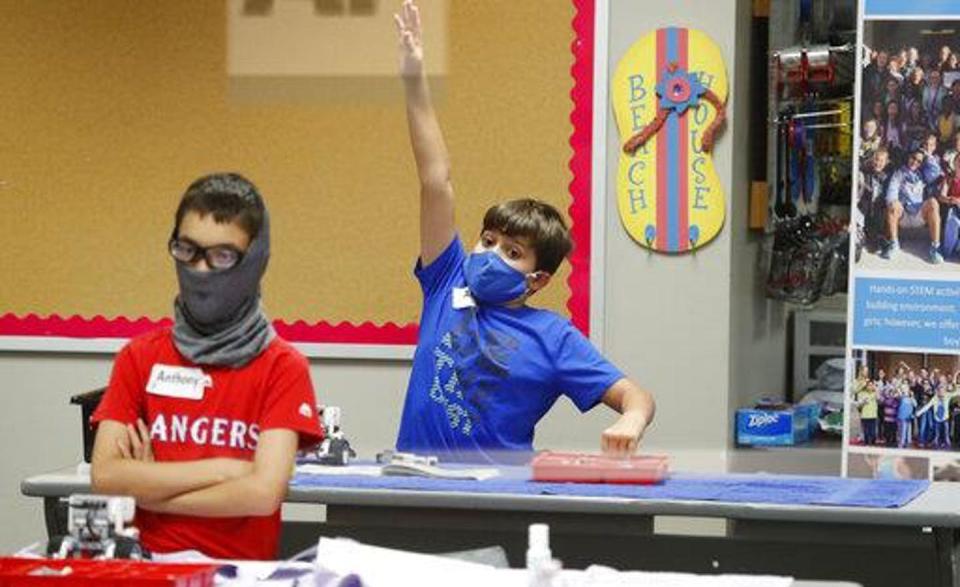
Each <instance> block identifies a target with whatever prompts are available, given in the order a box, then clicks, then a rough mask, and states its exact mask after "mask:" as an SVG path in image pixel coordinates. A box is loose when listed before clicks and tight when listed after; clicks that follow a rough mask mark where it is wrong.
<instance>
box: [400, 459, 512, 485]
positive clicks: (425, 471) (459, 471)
mask: <svg viewBox="0 0 960 587" xmlns="http://www.w3.org/2000/svg"><path fill="white" fill-rule="evenodd" d="M383 474H384V475H393V476H405V477H432V478H436V479H460V480H473V481H485V480H487V479H492V478H493V477H497V476H499V475H500V471H498V470H497V469H494V468H487V469H466V468H454V469H450V468H443V467H438V466H436V465H426V464H423V463H388V464H386V465H384V466H383Z"/></svg>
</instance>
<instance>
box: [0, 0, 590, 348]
mask: <svg viewBox="0 0 960 587" xmlns="http://www.w3.org/2000/svg"><path fill="white" fill-rule="evenodd" d="M573 5H574V9H575V14H574V17H573V22H572V26H573V31H574V39H573V42H572V44H571V47H570V48H571V51H572V53H573V57H574V61H573V65H572V66H571V68H570V74H571V76H572V77H573V88H572V89H571V90H570V99H571V100H572V101H573V111H572V112H571V114H570V122H571V123H572V124H573V133H572V134H571V135H570V141H569V143H570V147H571V148H572V150H573V155H572V156H571V158H570V162H569V164H568V167H569V169H570V171H571V172H572V173H573V179H572V180H571V182H570V185H569V189H570V196H571V204H570V207H569V208H568V212H569V214H570V220H571V225H570V232H571V236H572V237H573V240H574V242H575V243H577V246H576V247H575V248H574V250H573V252H572V254H571V256H570V265H571V271H570V277H569V278H568V279H567V285H568V286H569V287H570V298H569V299H568V300H567V309H568V310H569V311H570V318H571V321H572V322H573V324H574V326H576V327H577V328H578V329H580V331H581V332H583V333H584V334H585V335H589V333H590V237H591V235H590V232H591V231H590V215H591V201H590V191H591V183H592V168H591V156H592V145H591V142H592V139H593V47H594V42H593V41H594V34H593V33H594V31H593V17H594V0H573ZM170 324H172V321H171V320H170V319H169V318H161V319H159V320H151V319H149V318H146V317H141V318H137V319H134V320H131V319H130V318H126V317H123V316H120V317H117V318H113V319H107V318H105V317H103V316H96V317H94V318H84V317H81V316H71V317H69V318H62V317H60V316H58V315H56V314H51V315H50V316H46V317H41V316H37V315H36V314H27V315H26V316H23V317H19V316H16V315H14V314H12V313H8V314H4V315H2V316H0V336H36V337H67V338H132V337H134V336H138V335H140V334H143V333H145V332H148V331H150V330H153V329H155V328H159V327H162V326H169V325H170ZM273 325H274V327H275V328H276V329H277V333H278V334H279V335H280V336H282V337H283V338H284V339H286V340H288V341H290V342H305V343H328V344H385V345H415V344H416V343H417V328H418V325H417V324H416V323H410V324H404V325H398V324H394V323H392V322H388V323H386V324H374V323H372V322H363V323H361V324H353V323H351V322H340V323H338V324H330V323H329V322H317V323H314V324H309V323H307V322H305V321H303V320H297V321H295V322H293V323H289V324H288V323H286V322H284V321H282V320H276V321H274V323H273Z"/></svg>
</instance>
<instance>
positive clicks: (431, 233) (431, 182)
mask: <svg viewBox="0 0 960 587" xmlns="http://www.w3.org/2000/svg"><path fill="white" fill-rule="evenodd" d="M394 20H395V21H396V23H397V33H398V35H399V39H400V75H401V76H402V78H403V87H404V94H405V96H406V103H407V123H408V125H409V128H410V144H411V146H412V147H413V156H414V159H415V160H416V164H417V177H418V178H419V180H420V261H421V263H422V264H423V265H424V266H426V265H429V264H430V263H431V262H432V261H433V260H434V259H436V258H437V257H438V256H440V253H442V252H443V250H444V249H445V248H446V247H447V245H449V244H450V241H451V240H452V239H453V234H454V215H453V184H452V183H451V182H450V157H449V156H448V155H447V146H446V144H445V143H444V141H443V133H442V132H441V131H440V123H439V122H438V121H437V114H436V112H435V111H434V109H433V102H432V100H431V99H430V88H429V87H428V85H427V78H426V74H425V73H424V69H423V37H422V35H421V27H420V11H419V9H418V8H417V6H416V5H415V4H414V3H413V0H405V1H404V3H403V5H401V7H400V13H399V14H395V15H394Z"/></svg>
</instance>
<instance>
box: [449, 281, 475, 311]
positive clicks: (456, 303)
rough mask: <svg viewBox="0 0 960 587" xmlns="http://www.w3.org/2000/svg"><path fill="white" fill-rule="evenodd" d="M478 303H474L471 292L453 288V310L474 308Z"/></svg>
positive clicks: (461, 288)
mask: <svg viewBox="0 0 960 587" xmlns="http://www.w3.org/2000/svg"><path fill="white" fill-rule="evenodd" d="M476 305H477V302H475V301H473V296H472V295H470V290H469V289H467V288H465V287H455V288H453V309H454V310H461V309H463V308H473V307H474V306H476Z"/></svg>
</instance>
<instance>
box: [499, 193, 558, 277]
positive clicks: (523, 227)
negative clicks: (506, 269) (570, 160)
mask: <svg viewBox="0 0 960 587" xmlns="http://www.w3.org/2000/svg"><path fill="white" fill-rule="evenodd" d="M483 230H496V231H499V232H502V233H503V234H505V235H507V236H511V237H525V238H527V239H529V240H530V245H531V246H532V247H533V250H534V251H536V253H537V267H536V270H537V271H546V272H547V273H550V274H553V273H555V272H556V271H557V268H558V267H560V263H562V262H563V260H564V258H566V256H567V255H569V254H570V251H571V250H572V249H573V241H572V240H570V231H569V230H568V229H567V224H566V222H564V221H563V216H561V215H560V212H558V211H557V209H556V208H554V207H553V206H551V205H550V204H547V203H545V202H541V201H539V200H535V199H533V198H521V199H519V200H510V201H509V202H503V203H502V204H497V205H496V206H492V207H491V208H490V209H489V210H487V213H486V214H484V216H483Z"/></svg>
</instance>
